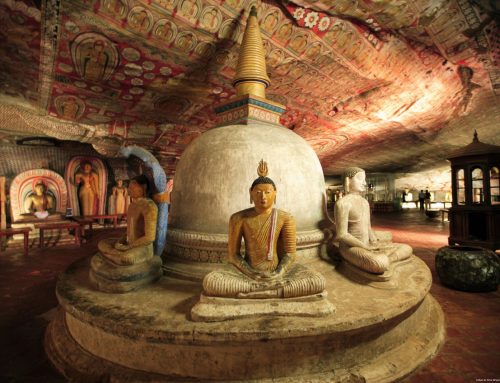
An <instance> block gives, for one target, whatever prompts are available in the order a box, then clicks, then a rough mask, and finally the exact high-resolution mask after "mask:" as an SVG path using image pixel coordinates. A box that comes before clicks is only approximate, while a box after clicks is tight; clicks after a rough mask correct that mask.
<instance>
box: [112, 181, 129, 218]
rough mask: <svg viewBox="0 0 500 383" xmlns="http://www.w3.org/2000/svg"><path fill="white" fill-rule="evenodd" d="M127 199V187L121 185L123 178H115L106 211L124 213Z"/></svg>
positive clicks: (127, 203)
mask: <svg viewBox="0 0 500 383" xmlns="http://www.w3.org/2000/svg"><path fill="white" fill-rule="evenodd" d="M129 200H130V198H129V195H128V190H127V187H126V186H124V185H123V180H121V179H117V180H116V186H113V189H112V192H111V195H110V196H109V199H108V213H109V214H120V215H123V214H126V213H127V208H128V205H129Z"/></svg>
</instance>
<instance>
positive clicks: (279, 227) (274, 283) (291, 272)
mask: <svg viewBox="0 0 500 383" xmlns="http://www.w3.org/2000/svg"><path fill="white" fill-rule="evenodd" d="M257 172H258V175H259V177H258V178H257V179H256V180H255V181H254V182H253V183H252V186H251V188H250V199H251V201H252V202H253V203H254V204H255V207H253V208H249V209H245V210H242V211H239V212H237V213H235V214H233V215H232V216H231V218H230V220H229V240H228V262H229V263H230V264H232V265H233V266H234V267H235V268H236V269H237V270H235V271H231V272H226V271H213V272H211V273H209V274H208V275H207V276H206V277H205V279H204V281H203V288H204V293H205V294H206V295H208V296H218V297H232V298H291V297H302V296H308V295H313V294H319V293H321V292H323V291H324V289H325V280H324V278H323V276H322V275H320V274H319V273H317V272H314V271H312V270H309V269H308V268H306V267H305V266H303V265H300V264H297V263H295V258H296V254H295V253H296V234H295V233H296V231H295V219H294V218H293V217H292V216H291V215H290V214H289V213H287V212H285V211H283V210H279V209H276V208H274V207H273V205H274V202H275V199H276V185H275V184H274V182H273V180H271V179H270V178H268V177H267V173H268V169H267V164H266V163H265V162H264V161H261V162H260V164H259V167H258V170H257ZM242 238H243V239H244V240H245V254H244V255H243V254H241V252H240V248H241V240H242Z"/></svg>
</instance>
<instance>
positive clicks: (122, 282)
mask: <svg viewBox="0 0 500 383" xmlns="http://www.w3.org/2000/svg"><path fill="white" fill-rule="evenodd" d="M148 184H149V183H148V180H147V177H146V176H144V175H142V176H139V177H136V178H134V179H133V180H132V181H130V184H129V187H128V193H129V195H130V197H131V200H132V202H131V204H130V206H129V208H128V211H127V233H126V235H125V236H123V237H122V238H120V239H117V238H108V239H104V240H102V241H99V243H98V249H99V253H98V254H96V255H95V256H94V257H92V260H91V270H90V279H91V280H92V281H93V282H94V284H95V285H97V287H98V289H99V290H102V291H105V292H126V291H131V290H135V289H137V288H139V287H141V286H144V285H146V284H149V283H152V282H153V281H155V280H157V279H158V278H159V277H160V276H161V274H162V271H161V258H160V257H158V256H155V255H154V253H153V242H154V240H155V237H156V225H157V217H158V208H157V207H156V204H155V203H154V202H153V201H152V200H151V199H149V198H146V196H147V194H148V189H149V187H148Z"/></svg>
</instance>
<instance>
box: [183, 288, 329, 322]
mask: <svg viewBox="0 0 500 383" xmlns="http://www.w3.org/2000/svg"><path fill="white" fill-rule="evenodd" d="M326 296H327V293H326V292H324V293H322V294H315V295H309V296H305V297H300V298H282V299H278V298H276V299H233V298H218V297H209V296H206V295H205V294H203V293H202V294H201V296H200V301H199V302H198V303H197V304H196V305H195V306H194V307H193V309H192V310H191V319H192V320H193V321H196V322H220V321H225V320H231V319H241V318H251V317H254V318H255V317H261V316H301V317H322V316H326V315H331V314H333V313H334V312H335V306H333V305H332V304H331V303H330V302H329V301H328V300H327V299H326Z"/></svg>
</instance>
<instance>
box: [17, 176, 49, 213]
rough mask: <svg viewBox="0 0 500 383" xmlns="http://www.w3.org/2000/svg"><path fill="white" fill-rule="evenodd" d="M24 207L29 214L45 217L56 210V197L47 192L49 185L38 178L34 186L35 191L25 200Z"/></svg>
mask: <svg viewBox="0 0 500 383" xmlns="http://www.w3.org/2000/svg"><path fill="white" fill-rule="evenodd" d="M24 208H25V211H26V212H27V213H28V214H34V215H36V216H37V217H39V218H40V217H43V218H45V217H47V216H48V215H49V214H50V213H53V212H54V209H55V201H54V197H52V196H51V195H50V194H49V193H47V187H46V185H45V183H44V182H43V181H42V180H38V181H37V182H36V183H35V185H34V186H33V192H32V193H31V194H30V195H29V196H28V197H27V198H26V200H25V201H24Z"/></svg>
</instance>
